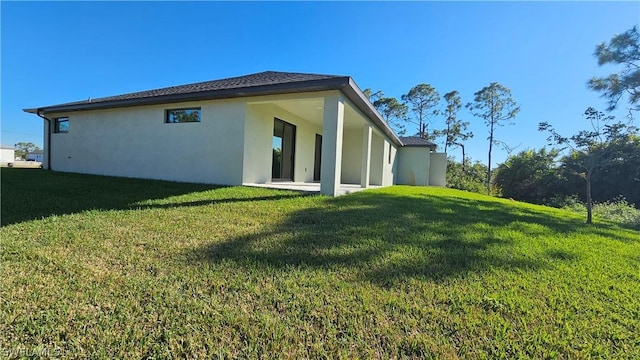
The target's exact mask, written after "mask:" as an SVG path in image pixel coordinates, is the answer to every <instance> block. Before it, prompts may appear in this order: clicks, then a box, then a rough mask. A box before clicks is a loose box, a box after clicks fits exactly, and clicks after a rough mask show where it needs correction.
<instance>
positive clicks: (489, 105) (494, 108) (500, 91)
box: [467, 82, 520, 191]
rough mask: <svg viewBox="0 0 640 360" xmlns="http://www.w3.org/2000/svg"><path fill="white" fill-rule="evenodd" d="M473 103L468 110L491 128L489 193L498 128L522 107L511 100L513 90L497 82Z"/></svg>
mask: <svg viewBox="0 0 640 360" xmlns="http://www.w3.org/2000/svg"><path fill="white" fill-rule="evenodd" d="M474 96H475V98H474V101H473V103H469V104H467V108H468V109H469V111H470V112H471V114H473V116H476V117H479V118H482V119H483V120H484V123H485V124H486V125H487V126H488V127H489V136H488V137H487V140H489V161H488V163H487V183H486V186H487V191H489V190H490V189H491V152H492V151H493V145H494V144H497V143H498V141H497V140H496V138H495V128H496V126H501V125H503V124H504V122H506V121H509V120H512V119H514V118H515V117H516V114H518V112H519V111H520V107H519V106H518V104H516V102H515V101H513V99H512V98H511V90H509V88H507V87H505V86H502V85H500V84H499V83H497V82H493V83H491V84H490V85H489V86H485V87H483V88H482V89H481V90H480V91H478V92H476V93H475V94H474Z"/></svg>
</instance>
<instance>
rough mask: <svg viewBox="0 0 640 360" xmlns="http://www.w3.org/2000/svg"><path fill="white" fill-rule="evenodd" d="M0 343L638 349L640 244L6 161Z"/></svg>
mask: <svg viewBox="0 0 640 360" xmlns="http://www.w3.org/2000/svg"><path fill="white" fill-rule="evenodd" d="M2 223H3V228H2V229H0V236H1V244H2V256H1V261H2V262H1V265H0V269H1V271H2V277H1V278H0V284H2V302H1V304H0V316H1V317H0V347H5V348H6V347H16V346H23V347H27V348H33V347H35V346H48V347H58V348H60V350H61V352H62V354H63V355H64V356H65V357H67V356H69V357H85V356H97V357H126V358H132V357H133V358H139V357H143V356H144V357H146V356H156V357H167V356H169V355H173V356H181V355H185V354H186V355H187V356H189V357H204V356H207V355H208V356H213V355H222V356H227V357H237V356H248V357H257V356H267V357H274V356H278V357H285V358H300V357H314V358H315V357H332V358H334V357H343V358H353V357H355V356H359V357H362V358H370V357H375V358H380V357H402V356H405V355H406V356H437V357H441V358H457V357H466V358H498V357H507V358H512V357H516V356H524V357H535V358H547V357H562V358H567V357H569V358H587V357H597V356H603V357H622V358H627V357H628V358H633V357H639V356H640V340H639V337H638V334H639V333H640V299H639V296H638V294H640V235H639V233H638V232H635V231H632V230H626V229H619V228H616V227H615V226H613V225H607V224H605V225H602V224H601V225H597V226H593V227H587V226H585V225H584V224H583V223H582V218H581V217H579V216H577V215H575V214H572V213H569V212H563V211H561V210H557V209H552V208H546V207H542V206H534V205H529V204H524V203H519V202H513V201H509V200H503V199H497V198H492V197H487V196H482V195H477V194H472V193H466V192H462V191H455V190H449V189H439V188H420V187H400V186H398V187H391V188H385V189H381V190H375V191H365V192H360V193H357V194H353V195H349V196H344V197H340V198H327V197H321V196H301V195H299V194H298V193H295V192H287V191H274V190H267V189H252V188H241V187H231V188H224V187H223V188H215V187H211V186H204V185H190V184H175V183H168V182H154V181H141V180H129V179H119V178H106V177H93V176H83V175H72V174H62V173H48V172H44V171H39V170H21V169H2Z"/></svg>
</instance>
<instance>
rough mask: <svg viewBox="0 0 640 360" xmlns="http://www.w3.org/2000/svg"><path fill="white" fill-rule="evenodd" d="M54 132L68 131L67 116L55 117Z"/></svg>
mask: <svg viewBox="0 0 640 360" xmlns="http://www.w3.org/2000/svg"><path fill="white" fill-rule="evenodd" d="M53 127H54V128H53V132H54V133H68V132H69V118H68V117H61V118H57V119H55V120H54V122H53Z"/></svg>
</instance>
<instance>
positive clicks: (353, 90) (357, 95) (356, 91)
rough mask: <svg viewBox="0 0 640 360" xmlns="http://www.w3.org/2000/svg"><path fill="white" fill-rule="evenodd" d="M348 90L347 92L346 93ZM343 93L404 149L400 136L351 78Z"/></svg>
mask: <svg viewBox="0 0 640 360" xmlns="http://www.w3.org/2000/svg"><path fill="white" fill-rule="evenodd" d="M345 90H347V91H345ZM342 92H343V93H344V94H345V95H347V97H348V98H349V100H351V101H352V102H353V103H354V104H355V105H356V106H357V107H358V109H359V110H360V111H362V112H363V113H364V114H365V115H366V116H367V117H368V118H369V119H371V120H372V121H373V123H374V124H375V125H376V126H378V128H380V130H382V132H383V133H384V134H385V135H387V136H388V137H389V138H390V139H391V141H392V142H393V143H395V144H396V145H397V146H399V147H402V146H404V144H403V143H402V141H400V138H399V137H398V135H397V134H396V133H395V131H393V129H391V127H390V126H389V124H387V122H386V121H384V119H383V118H382V115H380V113H379V112H378V110H376V108H375V107H373V104H371V101H369V99H368V98H367V97H366V96H365V95H364V93H363V92H362V90H360V87H358V85H357V84H356V82H355V81H354V80H353V79H352V78H351V77H350V76H349V84H348V86H347V87H345V88H344V89H343V90H342Z"/></svg>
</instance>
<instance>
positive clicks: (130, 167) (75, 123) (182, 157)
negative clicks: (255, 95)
mask: <svg viewBox="0 0 640 360" xmlns="http://www.w3.org/2000/svg"><path fill="white" fill-rule="evenodd" d="M192 107H199V108H201V122H194V123H173V124H168V123H165V110H167V109H182V108H192ZM245 109H246V104H245V102H244V101H240V100H219V101H202V102H188V103H176V104H170V105H151V106H137V107H128V108H116V109H105V110H92V111H78V112H69V113H60V114H49V116H48V117H50V118H52V119H54V118H57V117H62V116H68V117H69V132H68V133H60V134H57V133H52V134H51V144H50V146H47V149H46V151H51V168H52V169H53V170H57V171H69V172H78V173H87V174H98V175H113V176H124V177H134V178H149V179H160V180H172V181H185V182H198V183H210V184H225V185H238V184H241V183H242V161H243V151H244V135H245V134H244V128H245ZM53 123H54V121H52V124H51V126H52V128H53V126H54V124H53ZM45 124H46V122H45ZM45 141H46V133H45ZM45 158H46V156H45Z"/></svg>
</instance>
